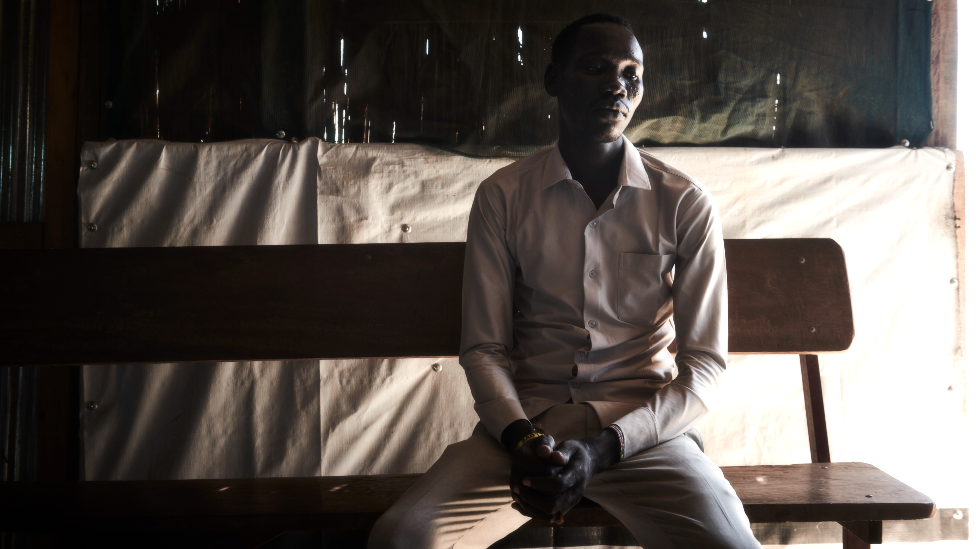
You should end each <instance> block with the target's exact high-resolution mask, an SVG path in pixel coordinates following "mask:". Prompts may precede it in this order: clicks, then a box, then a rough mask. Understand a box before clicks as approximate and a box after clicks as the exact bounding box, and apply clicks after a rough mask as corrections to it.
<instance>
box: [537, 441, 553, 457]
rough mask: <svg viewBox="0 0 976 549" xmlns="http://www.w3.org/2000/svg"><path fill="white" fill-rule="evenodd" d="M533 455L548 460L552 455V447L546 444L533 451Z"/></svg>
mask: <svg viewBox="0 0 976 549" xmlns="http://www.w3.org/2000/svg"><path fill="white" fill-rule="evenodd" d="M535 455H537V456H539V457H541V458H542V459H546V458H548V457H549V456H551V455H552V446H549V445H546V444H543V445H541V446H539V447H538V448H536V449H535Z"/></svg>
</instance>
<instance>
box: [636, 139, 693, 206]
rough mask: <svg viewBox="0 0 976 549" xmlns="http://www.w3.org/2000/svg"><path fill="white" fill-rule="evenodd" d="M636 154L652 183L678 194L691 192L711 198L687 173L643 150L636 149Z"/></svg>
mask: <svg viewBox="0 0 976 549" xmlns="http://www.w3.org/2000/svg"><path fill="white" fill-rule="evenodd" d="M637 152H639V153H640V157H641V162H642V163H643V164H644V170H645V171H646V172H647V176H648V177H649V178H650V179H651V181H652V182H654V181H657V182H658V183H660V184H663V185H664V186H665V187H666V188H668V189H670V190H673V191H676V192H678V193H680V194H684V193H687V192H691V193H693V194H699V193H700V194H704V195H708V196H711V194H710V193H709V192H708V188H707V187H705V185H703V184H702V183H701V182H700V181H698V180H697V179H695V178H694V177H692V176H691V175H690V174H688V173H687V172H685V171H683V170H681V169H680V168H677V167H675V166H673V165H671V164H668V163H667V162H665V161H663V160H661V159H660V158H658V157H656V156H654V155H653V154H651V153H649V152H647V151H646V150H644V149H637Z"/></svg>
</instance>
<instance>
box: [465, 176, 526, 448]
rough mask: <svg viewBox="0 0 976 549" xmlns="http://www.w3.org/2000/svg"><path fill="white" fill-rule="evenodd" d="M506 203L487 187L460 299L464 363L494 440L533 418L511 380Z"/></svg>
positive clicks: (480, 197)
mask: <svg viewBox="0 0 976 549" xmlns="http://www.w3.org/2000/svg"><path fill="white" fill-rule="evenodd" d="M504 204H505V201H504V200H503V196H502V193H501V192H500V189H498V187H497V186H493V185H490V184H487V183H482V185H481V187H479V188H478V191H477V193H475V197H474V204H473V205H472V207H471V215H470V217H469V218H468V241H467V246H466V248H465V254H464V282H463V289H462V298H461V351H460V362H461V366H462V367H463V368H464V372H465V375H466V376H467V378H468V386H469V387H470V388H471V394H472V395H473V396H474V402H475V404H474V409H475V412H477V413H478V417H479V418H480V419H481V423H482V424H484V426H485V427H486V428H487V429H488V432H489V433H491V435H492V436H493V437H495V439H497V440H500V439H501V435H502V431H503V430H504V429H505V427H507V426H508V425H509V424H511V423H512V422H513V421H516V420H519V419H528V418H527V417H526V415H525V411H524V410H523V409H522V404H521V403H520V402H519V398H518V392H517V391H516V390H515V384H514V383H513V381H512V364H511V361H510V360H509V354H510V353H511V351H512V346H513V335H512V334H513V332H512V329H513V310H512V309H513V299H514V294H513V292H514V284H515V281H514V280H515V260H514V258H513V257H512V254H511V252H510V251H509V248H508V246H507V244H506V226H507V225H506V222H505V220H506V216H505V210H504Z"/></svg>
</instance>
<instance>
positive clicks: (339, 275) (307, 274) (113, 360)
mask: <svg viewBox="0 0 976 549" xmlns="http://www.w3.org/2000/svg"><path fill="white" fill-rule="evenodd" d="M726 252H727V257H728V272H729V299H730V304H729V305H730V309H729V320H730V333H729V350H730V352H732V353H744V354H753V353H794V354H798V355H799V356H800V366H801V368H800V372H801V378H802V383H803V390H804V391H803V392H804V397H805V400H806V410H807V428H808V433H809V440H810V453H811V461H812V463H811V464H800V465H764V466H748V467H724V468H723V471H724V473H725V475H726V477H727V478H728V479H729V481H730V482H731V483H732V486H733V487H734V488H735V490H736V492H737V493H738V494H739V496H740V498H741V499H742V501H743V504H744V505H745V510H746V514H747V515H748V516H749V518H750V520H751V521H753V522H821V521H837V522H839V523H841V525H842V526H843V527H844V545H845V547H867V546H868V545H869V544H871V543H880V542H881V541H882V531H881V521H883V520H913V519H925V518H930V517H932V516H934V514H935V510H936V509H935V504H934V503H933V502H932V500H931V499H930V498H928V497H927V496H925V495H924V494H921V493H920V492H918V491H916V490H914V489H912V488H910V487H909V486H907V485H905V484H903V483H901V482H899V481H898V480H896V479H894V478H892V477H890V476H888V475H887V474H885V473H884V472H882V471H880V470H879V469H877V468H875V467H873V466H871V465H867V464H863V463H830V452H829V446H828V439H827V430H826V421H825V416H824V403H823V394H822V391H821V385H820V373H819V366H818V361H817V354H818V353H825V352H838V351H843V350H845V349H847V348H848V347H849V346H850V343H851V341H852V339H853V336H854V325H853V318H852V311H851V301H850V291H849V288H848V282H847V272H846V267H845V263H844V256H843V252H842V250H841V249H840V247H839V246H838V245H837V243H836V242H834V241H832V240H827V239H784V240H726ZM463 256H464V244H454V243H451V244H368V245H327V246H326V245H323V246H247V247H214V248H127V249H89V250H7V251H0V263H2V264H4V265H16V266H17V268H16V269H6V270H4V271H2V272H0V303H3V304H4V306H3V308H2V309H0V349H3V354H2V356H0V365H4V366H6V365H18V366H24V365H29V366H43V365H50V364H119V363H154V362H200V361H233V360H289V359H331V358H366V357H375V358H381V357H421V356H423V357H440V356H456V355H457V351H458V347H459V343H458V342H459V338H460V325H459V319H460V307H461V300H460V295H461V292H460V289H461V273H462V265H463ZM41 288H43V289H44V291H43V292H42V291H39V289H41ZM52 289H54V290H53V291H52ZM402 318H410V319H412V320H411V322H409V323H403V322H401V321H400V319H402ZM416 478H417V475H377V476H356V477H316V478H266V479H234V480H177V481H125V482H122V481H119V482H69V483H41V482H21V483H0V531H25V532H27V531H33V532H77V531H92V532H100V531H113V532H118V531H140V532H143V531H221V532H236V533H242V532H243V533H247V532H251V533H253V534H254V535H253V536H251V537H249V538H246V539H247V540H248V541H249V542H250V545H251V546H256V545H258V544H259V542H260V541H262V540H266V539H269V538H270V537H273V536H274V535H276V533H278V532H283V531H286V530H322V529H361V530H365V529H368V528H369V527H370V526H371V525H372V524H373V522H374V521H375V520H376V518H377V517H379V515H380V514H381V513H382V512H383V511H384V510H385V509H387V508H388V507H389V506H390V505H391V504H392V503H393V502H394V501H395V500H396V499H397V497H399V495H400V494H401V493H403V491H404V490H405V489H406V488H407V487H408V486H409V485H410V484H411V483H413V482H414V481H415V480H416ZM609 525H619V522H617V521H616V519H615V518H614V517H612V516H611V515H609V514H608V513H606V512H605V511H603V510H602V509H601V508H599V507H598V506H596V505H594V504H593V503H591V502H588V501H585V500H584V502H583V503H581V505H580V506H578V507H577V508H576V509H574V510H573V511H572V512H571V513H570V514H569V515H568V516H567V523H566V525H565V526H609ZM529 526H530V527H532V526H546V527H548V526H549V525H541V524H535V523H534V522H530V523H529Z"/></svg>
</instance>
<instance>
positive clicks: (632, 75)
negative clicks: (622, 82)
mask: <svg viewBox="0 0 976 549" xmlns="http://www.w3.org/2000/svg"><path fill="white" fill-rule="evenodd" d="M627 78H629V79H631V80H634V81H636V80H640V76H637V75H636V74H628V75H627Z"/></svg>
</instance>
